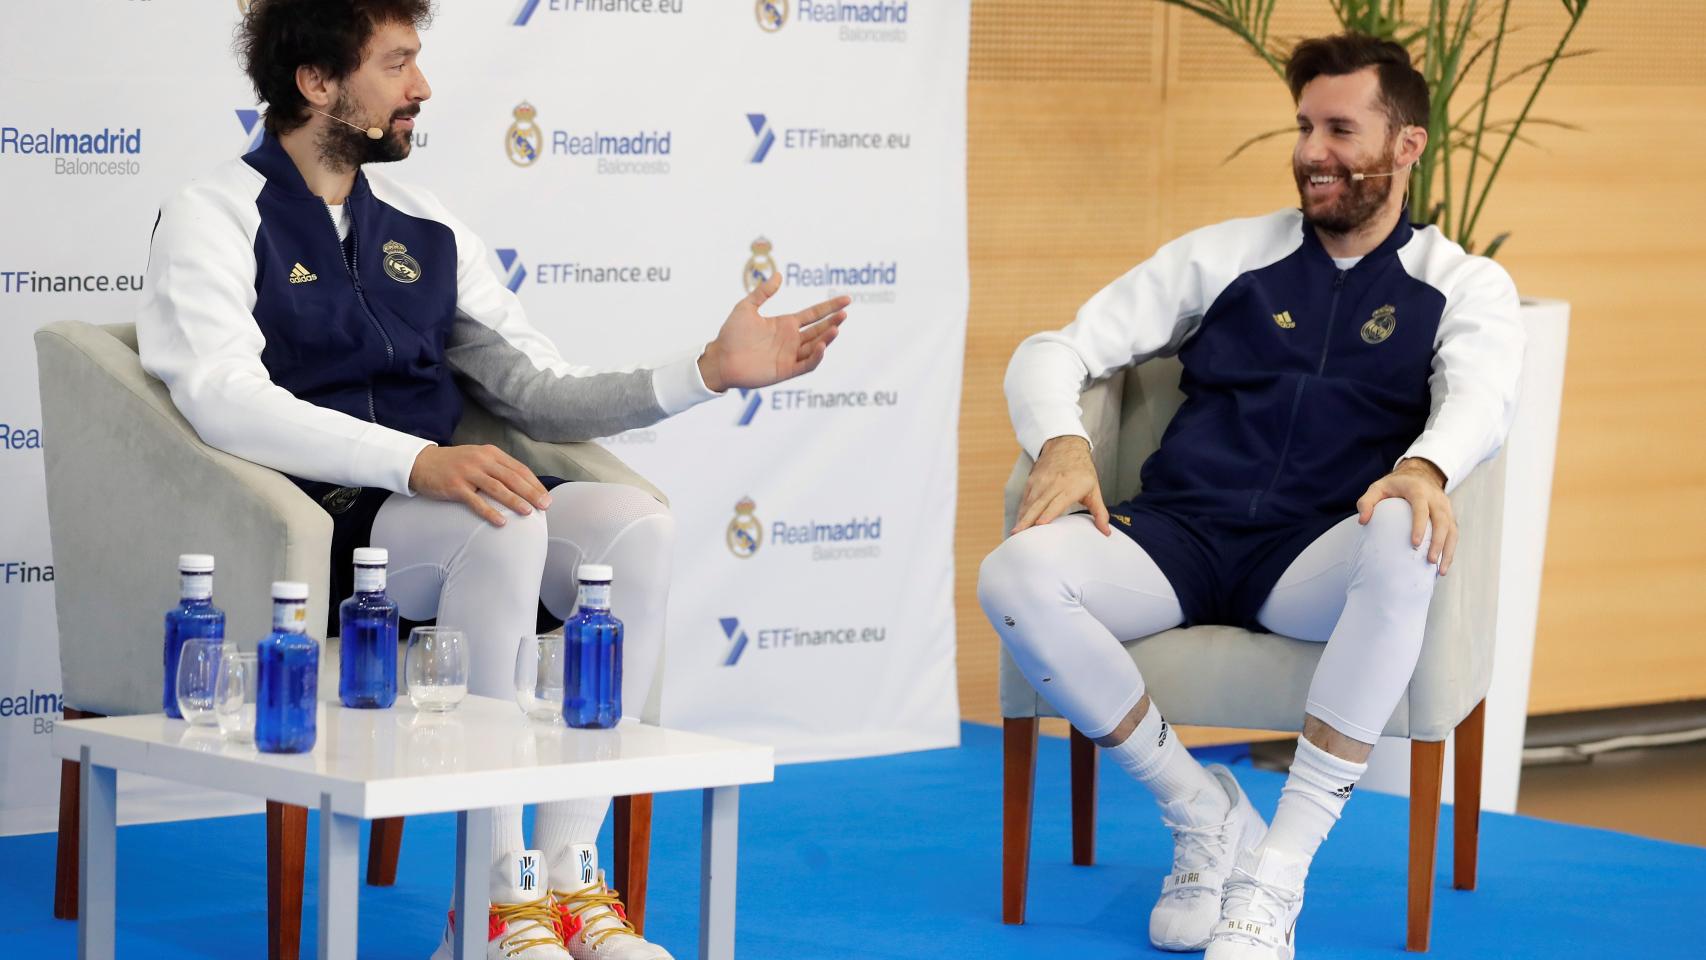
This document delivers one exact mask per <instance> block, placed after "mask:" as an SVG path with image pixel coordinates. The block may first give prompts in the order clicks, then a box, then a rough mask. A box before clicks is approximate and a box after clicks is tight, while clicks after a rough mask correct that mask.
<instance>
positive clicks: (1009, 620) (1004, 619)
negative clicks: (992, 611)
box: [1001, 617, 1013, 627]
mask: <svg viewBox="0 0 1706 960" xmlns="http://www.w3.org/2000/svg"><path fill="white" fill-rule="evenodd" d="M1001 622H1002V623H1005V624H1006V625H1008V626H1009V627H1011V626H1012V625H1013V618H1012V617H1002V618H1001Z"/></svg>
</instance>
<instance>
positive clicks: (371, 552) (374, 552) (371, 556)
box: [355, 547, 391, 567]
mask: <svg viewBox="0 0 1706 960" xmlns="http://www.w3.org/2000/svg"><path fill="white" fill-rule="evenodd" d="M355 562H356V565H357V566H362V567H383V566H385V565H386V564H387V563H390V562H391V551H389V550H387V549H385V548H384V547H356V548H355Z"/></svg>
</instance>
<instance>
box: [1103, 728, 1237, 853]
mask: <svg viewBox="0 0 1706 960" xmlns="http://www.w3.org/2000/svg"><path fill="white" fill-rule="evenodd" d="M1104 749H1106V750H1107V751H1108V755H1109V756H1110V757H1113V759H1114V762H1115V763H1117V764H1119V765H1120V769H1121V770H1124V771H1125V772H1126V773H1129V774H1131V775H1132V777H1133V778H1134V779H1136V780H1137V782H1138V783H1141V784H1143V785H1144V786H1146V787H1148V788H1149V792H1151V793H1153V794H1155V800H1156V802H1157V803H1159V804H1161V806H1162V809H1163V810H1165V811H1166V812H1167V815H1168V818H1169V819H1173V820H1175V821H1176V822H1180V823H1185V824H1187V825H1189V826H1207V825H1208V824H1211V823H1219V822H1220V821H1222V820H1224V819H1226V814H1227V813H1228V812H1229V811H1230V808H1231V801H1230V800H1228V799H1227V796H1226V791H1225V790H1224V789H1223V788H1222V787H1221V786H1220V784H1219V782H1217V781H1216V780H1215V779H1214V777H1213V776H1211V775H1210V774H1209V772H1208V771H1207V770H1204V769H1203V767H1202V764H1200V763H1198V762H1197V761H1196V759H1195V758H1193V757H1192V756H1191V755H1190V753H1188V752H1187V751H1186V750H1185V748H1184V747H1181V746H1180V745H1179V738H1178V736H1177V735H1176V734H1175V733H1174V732H1173V728H1172V727H1170V726H1168V724H1167V721H1166V720H1163V719H1162V718H1161V711H1160V709H1159V708H1157V707H1156V706H1155V704H1153V703H1151V704H1150V705H1149V711H1148V712H1147V713H1145V714H1144V715H1143V719H1142V720H1139V721H1138V722H1137V729H1135V730H1133V731H1132V732H1131V736H1129V737H1126V738H1125V742H1124V743H1121V744H1119V745H1118V746H1113V747H1106V748H1104Z"/></svg>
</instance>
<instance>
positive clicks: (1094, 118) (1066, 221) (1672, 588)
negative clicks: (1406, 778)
mask: <svg viewBox="0 0 1706 960" xmlns="http://www.w3.org/2000/svg"><path fill="white" fill-rule="evenodd" d="M1282 7H1283V9H1282V10H1280V11H1279V12H1278V13H1276V16H1275V23H1274V28H1273V29H1274V32H1275V34H1276V35H1277V36H1283V37H1288V38H1295V37H1300V36H1304V35H1308V34H1312V33H1315V32H1319V31H1320V30H1321V29H1324V27H1325V26H1327V25H1330V24H1331V19H1330V15H1328V14H1327V13H1326V10H1327V4H1326V2H1325V0H1322V2H1320V3H1302V2H1299V3H1296V4H1293V3H1289V2H1288V3H1287V4H1284V5H1282ZM1557 7H1558V4H1557V3H1556V0H1517V3H1516V4H1515V5H1514V7H1513V12H1512V15H1511V16H1512V21H1513V22H1516V23H1522V24H1525V25H1531V26H1527V27H1526V28H1525V29H1524V31H1522V32H1520V33H1518V34H1516V35H1515V37H1514V38H1513V40H1512V41H1511V43H1510V45H1509V46H1508V47H1507V50H1506V53H1505V56H1506V58H1507V60H1506V63H1507V64H1513V63H1520V62H1526V60H1527V59H1532V58H1533V57H1534V56H1538V55H1539V54H1540V53H1541V52H1543V51H1544V50H1545V49H1546V48H1548V47H1549V44H1550V42H1551V41H1552V39H1553V38H1555V37H1556V35H1557V25H1558V14H1557V9H1556V8H1557ZM972 18H973V24H972V51H971V82H970V89H969V94H968V97H969V102H968V113H969V118H968V122H969V159H968V172H967V178H968V190H969V193H970V204H969V216H970V242H971V269H972V303H971V320H970V329H969V331H968V332H969V336H968V337H967V356H966V371H965V385H964V392H963V395H962V420H961V436H960V450H961V453H960V458H961V465H960V501H959V512H958V532H957V535H956V544H955V548H956V557H957V564H958V565H957V570H958V573H957V578H956V608H957V613H958V621H959V667H960V702H961V705H962V710H963V712H964V714H965V715H966V717H967V718H968V719H976V720H993V719H995V718H996V717H997V715H998V709H997V703H996V694H995V690H996V685H995V663H996V658H995V652H996V647H995V638H994V633H993V631H991V630H990V629H989V627H988V625H987V623H985V622H984V620H983V616H982V614H981V612H980V611H979V610H978V607H977V602H976V594H975V587H976V580H977V567H978V563H979V562H980V561H981V560H982V558H983V556H984V555H985V554H986V553H987V552H988V551H989V550H990V549H992V548H993V547H994V546H995V545H996V544H997V543H998V542H999V541H1000V534H1001V531H1000V529H999V524H1000V519H1001V485H1002V483H1003V482H1004V481H1005V479H1006V476H1007V473H1008V471H1009V470H1010V469H1011V467H1012V462H1013V457H1014V455H1015V454H1016V453H1017V445H1016V444H1015V442H1014V440H1013V436H1012V430H1011V427H1010V425H1009V424H1008V421H1007V416H1006V408H1005V402H1004V400H1003V398H1002V394H1001V377H1002V373H1003V372H1004V370H1005V367H1006V363H1007V360H1008V358H1009V357H1010V356H1011V354H1012V350H1013V347H1014V346H1015V345H1016V344H1017V343H1018V342H1019V340H1020V339H1022V338H1023V337H1024V336H1026V335H1028V334H1029V333H1032V332H1034V331H1036V330H1040V329H1044V328H1046V327H1057V326H1060V325H1062V324H1064V323H1066V322H1067V321H1069V320H1070V319H1071V316H1072V313H1073V311H1074V310H1075V309H1076V308H1077V306H1078V305H1079V304H1080V303H1082V302H1083V300H1084V299H1085V298H1087V297H1088V296H1089V295H1090V294H1092V293H1094V292H1095V291H1096V290H1097V289H1098V288H1099V287H1101V286H1102V285H1103V284H1105V283H1106V282H1108V281H1109V280H1111V279H1113V278H1114V277H1116V276H1118V275H1119V274H1120V273H1122V272H1124V271H1125V270H1126V269H1129V268H1130V267H1131V266H1132V265H1133V264H1135V263H1136V262H1138V261H1139V260H1141V259H1142V258H1143V257H1144V256H1147V255H1148V254H1149V253H1150V252H1151V251H1153V250H1154V248H1155V247H1156V246H1158V245H1159V244H1160V243H1162V242H1164V241H1165V240H1167V239H1169V238H1171V237H1173V236H1176V235H1178V234H1180V233H1182V232H1184V231H1186V230H1189V229H1192V228H1194V227H1197V226H1201V225H1203V224H1206V223H1211V222H1215V221H1218V220H1222V219H1225V218H1228V217H1234V216H1248V215H1253V214H1260V213H1265V212H1268V211H1271V210H1274V209H1277V208H1279V207H1282V206H1288V205H1292V204H1294V203H1295V202H1296V195H1295V192H1294V190H1293V188H1292V187H1291V183H1290V178H1289V174H1288V172H1287V171H1288V164H1289V156H1290V148H1291V145H1290V138H1289V137H1285V136H1282V137H1279V138H1276V139H1274V140H1272V141H1269V142H1267V143H1264V144H1261V145H1258V146H1257V147H1255V148H1252V149H1251V150H1250V151H1248V152H1246V153H1245V154H1244V155H1243V156H1241V157H1239V158H1238V159H1237V160H1236V161H1232V162H1230V163H1226V162H1224V160H1225V157H1226V155H1227V154H1228V153H1229V152H1230V151H1231V150H1232V149H1233V148H1234V147H1236V146H1237V145H1238V144H1239V143H1240V142H1241V141H1243V140H1244V139H1245V138H1246V137H1249V136H1251V135H1253V134H1256V133H1259V132H1262V131H1264V130H1267V129H1272V128H1275V127H1279V126H1285V125H1287V124H1288V123H1289V122H1290V116H1291V107H1290V99H1289V96H1288V95H1287V93H1286V91H1285V89H1284V86H1283V85H1282V84H1281V83H1280V81H1279V80H1278V79H1277V78H1275V77H1274V76H1273V74H1272V73H1271V71H1269V70H1268V68H1267V67H1265V66H1264V65H1262V64H1261V63H1259V62H1258V61H1256V60H1255V59H1254V58H1253V57H1252V56H1251V55H1250V54H1249V53H1247V52H1246V51H1244V50H1243V49H1242V48H1241V47H1240V46H1239V45H1238V44H1237V42H1236V41H1234V40H1232V39H1231V38H1230V37H1228V36H1227V35H1225V34H1224V33H1223V32H1222V31H1220V30H1219V29H1218V28H1214V27H1212V26H1211V25H1208V24H1206V23H1202V22H1200V21H1199V20H1198V19H1197V18H1195V17H1193V16H1190V15H1188V14H1185V13H1182V12H1181V11H1177V10H1173V9H1171V8H1166V7H1164V6H1162V5H1161V4H1158V3H1148V2H1139V0H1123V2H1118V0H1103V2H1089V3H1079V4H1075V5H1074V14H1073V16H1072V17H1070V18H1068V17H1059V16H1048V15H1045V14H1044V13H1042V12H1041V11H1039V9H1038V7H1037V5H1035V4H1033V3H1020V2H1014V0H975V2H974V4H973V10H972ZM1579 37H1580V39H1579V42H1578V44H1577V45H1578V46H1580V47H1582V48H1589V47H1592V48H1596V52H1595V53H1594V54H1593V55H1591V56H1588V57H1584V58H1582V59H1579V60H1574V61H1569V62H1566V63H1565V64H1563V65H1560V66H1559V68H1558V70H1557V72H1556V74H1555V81H1554V84H1553V86H1551V87H1549V88H1548V90H1547V93H1546V94H1545V95H1544V96H1543V97H1542V98H1541V100H1540V103H1539V105H1538V107H1537V109H1536V112H1537V114H1542V115H1545V116H1549V117H1556V118H1558V119H1563V120H1567V121H1569V122H1572V123H1575V124H1578V125H1579V126H1581V127H1582V128H1583V129H1582V130H1581V131H1580V132H1572V131H1566V130H1557V129H1540V128H1536V129H1535V131H1534V134H1535V138H1536V139H1537V140H1538V141H1539V143H1540V147H1539V148H1538V149H1536V148H1521V147H1519V148H1518V150H1517V151H1516V152H1514V153H1513V154H1512V159H1511V161H1510V162H1509V164H1508V165H1507V168H1506V170H1505V171H1504V173H1503V175H1502V182H1501V184H1500V186H1499V189H1498V191H1497V192H1496V193H1495V196H1494V199H1493V201H1491V202H1490V203H1489V204H1488V207H1487V210H1486V211H1485V213H1484V214H1483V216H1482V223H1483V225H1484V227H1483V228H1482V229H1481V230H1480V231H1478V232H1479V234H1480V237H1481V239H1482V241H1483V242H1485V240H1487V239H1490V238H1491V236H1492V235H1493V234H1495V233H1497V232H1500V231H1503V230H1510V231H1512V232H1513V236H1512V239H1511V240H1510V241H1509V243H1508V244H1507V246H1506V248H1505V251H1504V252H1503V253H1501V254H1500V261H1501V262H1502V263H1504V265H1505V266H1506V267H1507V268H1508V269H1509V270H1510V271H1511V273H1512V275H1513V276H1514V277H1516V279H1517V283H1518V286H1519V287H1520V288H1521V289H1522V290H1523V292H1524V293H1525V294H1527V295H1533V296H1545V297H1561V298H1564V299H1568V300H1570V301H1571V303H1572V305H1573V314H1574V315H1573V320H1572V323H1573V328H1572V339H1571V349H1570V361H1569V367H1568V371H1567V381H1566V388H1565V403H1564V412H1563V421H1562V426H1561V436H1560V443H1559V456H1558V470H1557V478H1556V482H1555V486H1554V493H1553V511H1552V525H1551V538H1550V542H1549V544H1548V549H1547V555H1546V561H1545V585H1544V587H1543V594H1542V607H1541V619H1540V628H1539V638H1538V645H1537V651H1536V662H1535V673H1534V686H1533V695H1532V698H1531V702H1530V706H1531V709H1532V710H1534V711H1536V712H1552V711H1559V710H1568V709H1583V708H1589V707H1600V706H1613V705H1620V704H1631V703H1643V702H1656V701H1662V700H1673V699H1683V698H1693V697H1706V644H1703V643H1702V642H1701V639H1702V634H1703V631H1702V628H1701V626H1700V623H1701V620H1702V614H1706V599H1703V598H1706V591H1703V590H1702V589H1701V588H1700V587H1698V586H1697V585H1696V583H1697V582H1698V581H1699V580H1700V579H1701V578H1702V575H1703V574H1706V511H1702V510H1700V509H1697V508H1696V507H1695V505H1696V504H1701V503H1703V502H1706V497H1702V496H1701V494H1702V493H1706V444H1703V443H1702V442H1701V440H1700V439H1699V433H1700V428H1699V426H1698V424H1699V423H1700V421H1701V417H1702V415H1703V414H1706V378H1703V377H1702V374H1701V371H1702V369H1703V368H1706V337H1703V336H1702V335H1701V334H1699V333H1697V332H1696V330H1695V328H1696V327H1697V326H1698V325H1699V324H1698V321H1697V319H1696V318H1697V315H1698V314H1699V311H1700V307H1699V306H1698V303H1697V301H1698V299H1699V298H1698V297H1697V296H1696V295H1695V294H1694V289H1695V287H1694V285H1693V284H1690V283H1689V282H1688V281H1687V280H1686V278H1687V277H1689V276H1694V275H1696V274H1698V273H1700V272H1701V268H1700V266H1699V264H1700V263H1701V262H1702V260H1703V259H1706V238H1703V237H1702V236H1701V231H1700V230H1699V229H1698V227H1697V224H1699V223H1701V222H1703V221H1706V188H1703V187H1702V186H1701V178H1700V175H1699V172H1698V168H1699V166H1700V158H1701V157H1702V156H1706V123H1703V122H1702V121H1706V56H1703V55H1702V54H1701V53H1700V52H1699V51H1700V50H1701V49H1706V4H1702V3H1698V2H1694V0H1644V2H1639V3H1630V4H1627V5H1624V4H1619V5H1616V6H1615V7H1611V6H1609V5H1599V4H1596V5H1594V6H1592V7H1591V8H1590V12H1589V16H1588V19H1587V21H1586V22H1585V23H1584V24H1583V26H1582V28H1581V30H1580V32H1579ZM1519 58H1521V59H1519ZM1509 106H1511V105H1510V104H1509V103H1508V102H1507V100H1506V99H1504V98H1501V99H1500V100H1499V101H1496V103H1495V113H1498V112H1499V111H1500V110H1504V109H1506V108H1507V107H1509ZM1507 112H1508V110H1507Z"/></svg>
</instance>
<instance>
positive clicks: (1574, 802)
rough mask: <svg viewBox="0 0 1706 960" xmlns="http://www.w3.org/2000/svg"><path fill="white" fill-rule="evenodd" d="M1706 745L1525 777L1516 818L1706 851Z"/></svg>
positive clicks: (1544, 769)
mask: <svg viewBox="0 0 1706 960" xmlns="http://www.w3.org/2000/svg"><path fill="white" fill-rule="evenodd" d="M1702 811H1706V743H1695V744H1689V745H1686V746H1675V747H1654V748H1651V749H1646V750H1619V751H1616V752H1613V753H1606V754H1601V755H1600V756H1598V757H1596V758H1595V759H1594V760H1592V761H1591V762H1589V763H1583V764H1558V765H1555V766H1531V767H1528V768H1526V769H1524V770H1523V771H1522V791H1521V793H1520V794H1519V795H1518V797H1517V812H1518V813H1522V814H1526V815H1528V816H1531V817H1540V818H1542V819H1546V820H1556V821H1559V822H1562V823H1580V824H1586V825H1588V826H1595V827H1604V828H1606V829H1608V830H1619V831H1622V832H1624V833H1633V834H1636V835H1638V836H1643V837H1654V838H1657V839H1660V840H1672V841H1675V842H1677V843H1689V844H1694V845H1696V846H1706V816H1703V815H1702Z"/></svg>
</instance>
